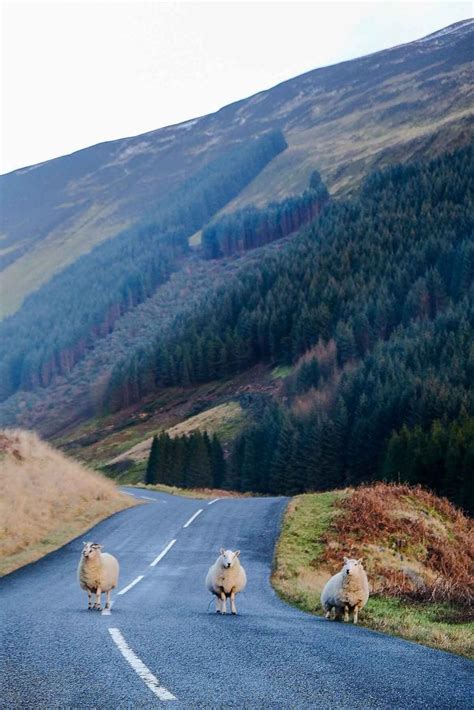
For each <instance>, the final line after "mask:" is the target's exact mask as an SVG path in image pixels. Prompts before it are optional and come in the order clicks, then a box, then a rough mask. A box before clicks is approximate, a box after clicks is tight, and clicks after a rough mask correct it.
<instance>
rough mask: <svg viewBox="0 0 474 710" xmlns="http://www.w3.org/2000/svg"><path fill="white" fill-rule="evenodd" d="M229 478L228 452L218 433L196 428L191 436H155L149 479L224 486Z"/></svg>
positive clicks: (157, 481) (148, 470)
mask: <svg viewBox="0 0 474 710" xmlns="http://www.w3.org/2000/svg"><path fill="white" fill-rule="evenodd" d="M225 480H226V462H225V459H224V452H223V450H222V446H221V444H220V442H219V439H218V438H217V436H216V435H214V436H212V437H209V436H208V434H207V432H204V433H202V432H200V431H195V432H192V433H191V434H190V435H189V436H177V437H174V438H172V437H170V436H169V435H168V434H167V433H166V432H162V433H161V434H160V435H159V436H155V437H153V442H152V445H151V449H150V454H149V457H148V463H147V468H146V473H145V483H148V484H149V483H151V484H153V483H164V484H166V485H170V486H180V487H186V488H222V486H223V485H224V483H225Z"/></svg>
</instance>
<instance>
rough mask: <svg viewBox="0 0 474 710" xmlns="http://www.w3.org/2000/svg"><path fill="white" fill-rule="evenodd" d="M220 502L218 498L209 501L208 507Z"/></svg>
mask: <svg viewBox="0 0 474 710" xmlns="http://www.w3.org/2000/svg"><path fill="white" fill-rule="evenodd" d="M218 500H220V498H214V500H210V501H209V503H208V505H212V504H213V503H217V501H218Z"/></svg>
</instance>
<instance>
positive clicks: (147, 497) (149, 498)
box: [138, 496, 159, 501]
mask: <svg viewBox="0 0 474 710" xmlns="http://www.w3.org/2000/svg"><path fill="white" fill-rule="evenodd" d="M138 497H139V498H146V499H147V500H153V501H157V500H159V498H152V497H151V496H138Z"/></svg>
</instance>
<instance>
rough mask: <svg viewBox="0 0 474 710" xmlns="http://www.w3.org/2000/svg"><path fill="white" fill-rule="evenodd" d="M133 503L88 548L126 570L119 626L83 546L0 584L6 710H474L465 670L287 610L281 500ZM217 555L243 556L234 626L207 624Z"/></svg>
mask: <svg viewBox="0 0 474 710" xmlns="http://www.w3.org/2000/svg"><path fill="white" fill-rule="evenodd" d="M125 490H128V492H129V493H130V494H134V495H136V496H138V497H140V496H147V497H146V498H143V503H144V504H143V505H141V506H137V507H135V508H132V509H129V510H125V511H123V512H121V513H118V514H117V515H115V516H113V517H112V518H109V519H108V520H106V521H104V522H103V523H100V524H99V525H97V526H96V527H95V528H94V530H93V531H91V532H90V533H89V534H88V535H87V539H89V540H94V541H96V542H100V543H102V544H103V545H104V548H105V550H107V551H109V552H111V553H113V554H115V555H116V556H117V557H118V558H119V560H120V565H121V574H120V583H119V587H118V590H116V591H115V592H114V594H113V599H114V603H113V608H112V612H111V614H109V615H107V614H101V613H99V612H90V611H87V609H86V606H87V595H86V594H85V592H83V591H82V590H81V589H80V588H79V586H78V584H77V582H76V567H77V563H78V560H79V555H80V551H81V549H82V543H81V540H76V541H73V542H71V543H70V544H69V545H67V546H66V547H64V548H62V549H61V550H58V551H57V552H55V553H53V554H51V555H49V556H47V557H46V558H44V559H43V560H40V561H39V562H37V563H35V564H32V565H28V566H27V567H25V568H23V569H21V570H19V571H17V572H15V573H13V574H11V575H8V576H7V577H5V578H4V579H3V580H1V582H0V590H1V591H0V624H1V644H0V646H1V647H0V653H1V669H0V670H1V680H0V684H1V688H0V690H1V694H0V707H2V708H8V709H11V708H29V709H32V708H48V710H49V709H50V708H80V709H83V708H87V709H89V708H100V709H103V708H104V709H105V708H107V709H108V708H113V709H116V708H153V707H158V706H160V705H163V704H165V705H167V704H168V705H169V706H170V707H173V708H285V709H286V708H297V709H298V710H299V709H300V708H324V709H325V710H326V709H328V708H335V709H339V708H344V709H347V710H356V709H358V708H360V709H361V710H362V709H363V710H367V709H369V708H387V709H388V708H390V709H391V710H394V709H395V708H404V709H406V708H429V709H430V710H433V709H434V708H443V709H448V708H449V709H450V710H455V709H457V708H460V709H461V708H462V710H467V708H472V707H473V706H474V703H473V700H474V698H473V695H472V671H473V669H474V664H472V663H470V662H469V661H467V660H465V659H462V658H458V657H456V656H454V655H451V654H447V653H442V652H439V651H434V650H430V649H428V648H424V647H422V646H418V645H416V644H413V643H409V642H406V641H403V640H401V639H397V638H392V637H389V636H385V635H383V634H379V633H375V632H371V631H369V630H367V629H364V628H362V627H356V626H353V625H349V624H342V623H331V622H329V621H326V620H325V619H322V618H319V617H314V616H311V615H308V614H304V613H303V612H300V611H298V610H296V609H294V608H292V607H290V606H288V605H286V604H284V603H283V602H282V601H280V600H279V599H278V597H277V596H276V595H275V593H274V592H273V590H272V588H271V586H270V583H269V574H270V569H271V562H272V556H273V550H274V545H275V540H276V538H277V534H278V529H279V525H280V521H281V516H282V514H283V511H284V508H285V505H286V502H287V501H286V500H285V499H284V498H246V499H221V500H217V501H215V502H212V503H211V504H209V501H200V500H196V499H191V498H180V497H175V496H168V495H165V494H163V493H154V492H149V491H140V490H138V489H133V488H128V489H125ZM198 511H201V512H200V513H198V514H197V515H196V513H197V512H198ZM173 541H175V542H173ZM221 546H223V547H226V548H233V549H237V548H239V549H240V550H241V560H242V564H243V565H244V566H245V568H246V570H247V575H248V578H249V584H248V587H247V590H246V591H245V592H244V593H243V594H241V595H239V596H238V597H237V608H238V611H239V615H238V616H232V615H227V616H219V615H216V614H215V613H214V603H212V605H211V607H210V608H209V610H208V605H209V601H210V600H211V596H210V595H209V594H208V593H207V591H206V590H205V588H204V578H205V576H206V572H207V569H208V567H209V566H210V565H211V564H212V562H214V560H215V558H216V557H217V554H218V550H219V548H220V547H221ZM153 563H154V564H153ZM118 592H122V593H118Z"/></svg>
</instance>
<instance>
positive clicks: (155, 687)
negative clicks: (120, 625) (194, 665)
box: [109, 629, 176, 700]
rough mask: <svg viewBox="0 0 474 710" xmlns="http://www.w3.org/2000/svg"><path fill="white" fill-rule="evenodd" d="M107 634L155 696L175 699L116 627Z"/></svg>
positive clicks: (163, 698) (161, 698)
mask: <svg viewBox="0 0 474 710" xmlns="http://www.w3.org/2000/svg"><path fill="white" fill-rule="evenodd" d="M109 634H110V635H111V636H112V638H113V640H114V641H115V643H116V644H117V647H118V649H119V651H120V653H121V654H122V656H123V657H124V658H125V660H126V661H127V662H128V663H129V664H130V665H131V666H132V668H133V670H134V671H135V673H137V675H138V676H139V677H140V678H141V679H142V681H143V682H144V683H145V685H147V686H148V687H149V688H150V690H151V692H152V693H154V694H155V695H156V697H157V698H159V699H160V700H176V698H175V696H174V695H173V694H172V693H170V692H169V690H166V688H163V686H161V685H160V681H159V680H158V678H157V677H156V676H154V675H153V673H152V672H151V670H150V669H149V668H148V667H147V666H146V665H145V664H144V663H143V661H141V660H140V659H139V658H138V656H137V655H136V654H135V653H134V652H133V651H132V649H131V648H130V646H129V645H128V643H127V642H126V641H125V639H124V637H123V636H122V634H121V633H120V631H119V630H118V629H109Z"/></svg>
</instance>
